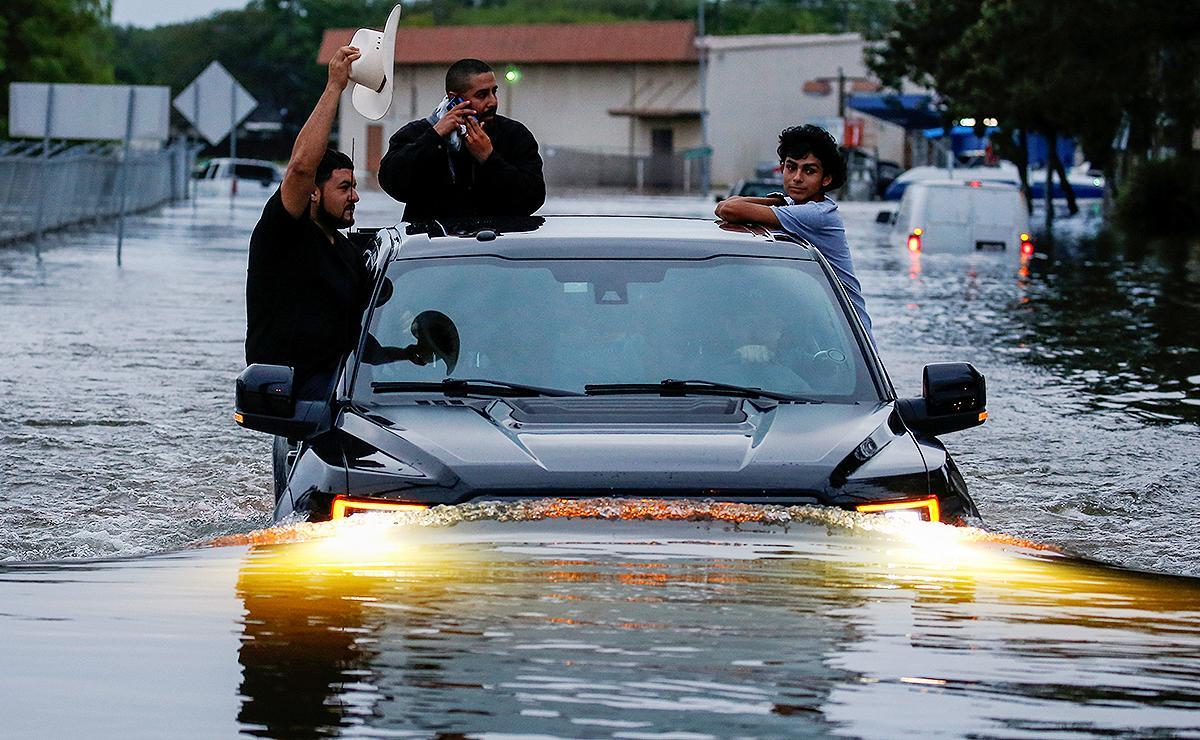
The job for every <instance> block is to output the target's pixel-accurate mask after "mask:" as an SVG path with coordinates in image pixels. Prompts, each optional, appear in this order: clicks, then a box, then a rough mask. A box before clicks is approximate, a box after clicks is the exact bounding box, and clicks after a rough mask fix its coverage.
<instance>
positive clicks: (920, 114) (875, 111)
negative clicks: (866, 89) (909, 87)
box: [846, 93, 942, 130]
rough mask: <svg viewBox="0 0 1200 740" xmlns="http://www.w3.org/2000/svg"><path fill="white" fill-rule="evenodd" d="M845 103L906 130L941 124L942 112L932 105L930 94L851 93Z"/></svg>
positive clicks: (860, 111)
mask: <svg viewBox="0 0 1200 740" xmlns="http://www.w3.org/2000/svg"><path fill="white" fill-rule="evenodd" d="M846 105H847V106H849V107H850V108H853V109H854V110H856V111H858V112H859V113H866V114H867V115H868V116H874V117H875V118H879V119H882V120H884V121H887V122H888V123H894V124H896V125H897V126H902V127H904V128H905V129H908V130H912V129H927V128H933V127H935V126H941V125H942V114H941V112H940V111H938V110H937V109H936V108H934V107H933V96H932V95H920V94H907V95H902V94H898V93H863V94H858V95H851V96H850V98H849V99H848V100H847V101H846Z"/></svg>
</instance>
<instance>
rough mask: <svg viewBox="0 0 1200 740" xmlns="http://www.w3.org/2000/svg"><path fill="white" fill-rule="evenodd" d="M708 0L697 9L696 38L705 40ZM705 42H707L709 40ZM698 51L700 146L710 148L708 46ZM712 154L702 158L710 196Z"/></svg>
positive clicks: (703, 185)
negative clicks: (705, 18) (705, 11)
mask: <svg viewBox="0 0 1200 740" xmlns="http://www.w3.org/2000/svg"><path fill="white" fill-rule="evenodd" d="M706 2H707V0H699V3H698V5H697V10H696V15H697V17H696V38H697V39H698V40H703V39H704V37H705V32H704V6H705V3H706ZM704 43H706V44H707V41H705V42H704ZM696 51H698V52H699V54H700V146H702V147H704V148H705V149H708V148H709V146H708V47H707V46H701V47H699V48H698V49H697V50H696ZM711 178H712V154H711V153H710V154H708V155H707V156H705V157H702V158H701V159H700V190H701V191H702V192H703V193H704V197H705V198H708V195H709V191H710V190H711V186H712V182H711Z"/></svg>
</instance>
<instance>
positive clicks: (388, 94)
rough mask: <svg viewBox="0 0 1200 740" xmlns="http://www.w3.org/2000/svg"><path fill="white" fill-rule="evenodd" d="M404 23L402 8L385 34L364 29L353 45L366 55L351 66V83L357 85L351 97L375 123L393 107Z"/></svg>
mask: <svg viewBox="0 0 1200 740" xmlns="http://www.w3.org/2000/svg"><path fill="white" fill-rule="evenodd" d="M399 23H400V6H399V5H397V6H396V7H394V8H392V12H391V14H390V15H388V19H387V23H386V24H384V26H383V32H382V33H380V32H379V31H376V30H373V29H370V28H360V29H358V30H357V31H356V32H355V33H354V38H353V39H352V40H351V41H350V45H351V46H353V47H356V48H357V49H358V50H359V51H360V52H362V56H360V57H359V58H358V59H356V60H354V62H353V63H352V64H351V65H350V81H351V82H353V83H355V84H354V90H353V92H351V94H350V100H351V102H353V103H354V109H355V110H357V111H358V112H359V113H361V114H363V115H364V116H366V117H367V118H370V119H371V120H372V121H378V120H379V119H380V118H383V115H384V114H385V113H387V111H388V108H389V107H391V105H392V77H393V76H394V70H395V59H396V26H397V25H398V24H399Z"/></svg>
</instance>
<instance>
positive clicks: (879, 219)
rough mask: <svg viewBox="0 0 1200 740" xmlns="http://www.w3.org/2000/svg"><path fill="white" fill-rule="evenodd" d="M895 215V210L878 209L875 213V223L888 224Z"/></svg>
mask: <svg viewBox="0 0 1200 740" xmlns="http://www.w3.org/2000/svg"><path fill="white" fill-rule="evenodd" d="M895 216H896V212H895V211H880V212H879V213H876V214H875V223H877V224H890V223H892V221H894V220H895Z"/></svg>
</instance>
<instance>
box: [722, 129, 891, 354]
mask: <svg viewBox="0 0 1200 740" xmlns="http://www.w3.org/2000/svg"><path fill="white" fill-rule="evenodd" d="M778 153H779V162H780V164H781V165H782V167H783V188H784V191H785V193H786V194H780V195H770V196H767V197H764V198H751V197H743V196H734V197H732V198H729V199H727V200H723V201H721V202H720V203H718V204H717V210H716V214H717V217H718V218H721V219H724V220H726V221H731V222H737V223H753V224H759V225H761V226H766V227H767V228H771V229H782V230H783V231H786V232H787V233H789V234H791V235H792V236H796V237H799V238H801V239H804V240H805V241H807V242H809V243H811V244H812V245H813V246H814V247H816V248H817V249H818V250H820V252H821V254H822V255H824V256H825V259H827V260H828V261H829V265H830V267H832V268H833V272H834V274H835V275H837V277H838V280H840V281H841V283H842V286H843V287H845V289H846V294H847V295H848V296H849V298H850V303H851V304H852V305H853V306H854V311H855V313H857V314H858V318H859V320H860V321H862V324H863V326H864V327H865V328H866V330H867V335H868V336H871V339H872V341H874V336H873V335H872V334H871V317H870V316H868V315H867V304H866V301H864V300H863V296H862V286H861V285H860V284H859V282H858V278H857V277H856V276H855V274H854V262H853V260H852V259H851V258H850V248H849V247H848V246H847V245H846V227H845V225H844V224H843V223H842V217H841V215H840V214H839V213H838V207H837V203H835V202H834V201H833V199H832V198H830V197H829V196H828V195H826V194H825V193H826V192H828V191H830V190H837V189H838V188H840V187H841V186H842V185H843V184H844V183H845V182H846V162H845V160H844V159H842V155H841V153H840V152H839V151H838V148H837V143H836V142H835V141H834V140H833V137H832V136H830V135H829V133H828V132H827V131H825V129H823V128H820V127H819V126H811V125H809V126H793V127H791V128H787V129H784V130H783V132H782V133H781V134H780V135H779V149H778Z"/></svg>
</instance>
